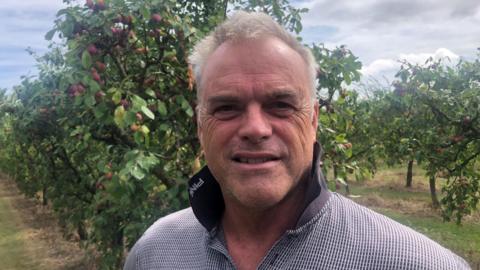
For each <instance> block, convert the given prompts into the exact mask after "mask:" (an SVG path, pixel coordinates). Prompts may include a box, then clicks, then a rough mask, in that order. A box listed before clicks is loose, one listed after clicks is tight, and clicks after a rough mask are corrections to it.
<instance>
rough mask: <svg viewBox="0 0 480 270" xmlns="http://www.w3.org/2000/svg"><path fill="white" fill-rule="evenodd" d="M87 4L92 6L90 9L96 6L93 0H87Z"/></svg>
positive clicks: (89, 6)
mask: <svg viewBox="0 0 480 270" xmlns="http://www.w3.org/2000/svg"><path fill="white" fill-rule="evenodd" d="M85 5H86V6H87V7H88V8H90V9H93V7H94V6H95V5H94V4H93V0H87V1H85Z"/></svg>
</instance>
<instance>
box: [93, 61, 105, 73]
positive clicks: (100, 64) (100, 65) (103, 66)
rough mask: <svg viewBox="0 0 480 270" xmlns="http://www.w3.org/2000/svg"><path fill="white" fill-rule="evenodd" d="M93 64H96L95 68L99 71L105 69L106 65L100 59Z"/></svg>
mask: <svg viewBox="0 0 480 270" xmlns="http://www.w3.org/2000/svg"><path fill="white" fill-rule="evenodd" d="M95 65H96V66H97V69H98V71H100V72H104V71H105V69H106V68H107V66H106V65H105V64H104V63H102V62H100V61H97V62H95Z"/></svg>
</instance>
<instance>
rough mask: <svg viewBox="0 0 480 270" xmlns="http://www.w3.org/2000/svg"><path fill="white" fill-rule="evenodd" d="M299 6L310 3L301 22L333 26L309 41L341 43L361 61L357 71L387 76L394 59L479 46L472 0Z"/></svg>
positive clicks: (320, 0)
mask: <svg viewBox="0 0 480 270" xmlns="http://www.w3.org/2000/svg"><path fill="white" fill-rule="evenodd" d="M299 5H301V6H303V7H308V8H310V11H309V13H308V14H304V15H303V18H304V20H303V21H302V22H303V24H304V27H306V28H308V29H315V27H317V26H321V27H323V28H326V27H331V28H332V29H336V31H335V32H334V33H331V35H317V36H318V37H321V38H323V40H318V39H317V40H313V41H314V42H317V43H325V44H329V47H330V48H331V47H335V46H339V45H346V46H347V48H349V49H351V50H352V52H353V53H354V54H355V55H356V56H358V57H359V59H360V61H362V63H363V65H364V68H362V73H363V74H368V75H372V74H382V75H381V76H384V74H387V73H388V74H390V75H388V76H393V75H391V74H394V73H395V72H389V71H388V70H391V69H394V68H395V66H397V67H398V66H399V64H396V63H397V60H398V59H407V60H408V61H411V62H414V63H424V62H425V60H426V59H427V58H428V57H434V58H435V59H438V58H439V57H443V56H448V57H449V58H450V59H451V60H452V61H453V62H454V61H457V60H458V59H459V58H467V59H472V58H474V57H475V55H476V53H477V47H480V43H479V39H478V37H479V36H480V27H478V25H480V1H478V0H462V1H451V0H424V1H416V0H363V1H348V0H337V1H328V0H310V1H305V2H302V3H301V4H299ZM308 34H309V35H312V33H308ZM312 36H314V35H312ZM305 39H308V38H305ZM439 48H440V49H439ZM453 52H455V53H453ZM387 71H388V72H387ZM390 79H393V78H390Z"/></svg>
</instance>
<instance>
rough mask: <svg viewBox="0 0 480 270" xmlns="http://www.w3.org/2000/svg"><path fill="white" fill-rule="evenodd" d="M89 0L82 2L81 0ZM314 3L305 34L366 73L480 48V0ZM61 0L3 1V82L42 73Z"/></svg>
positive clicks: (468, 54) (385, 76)
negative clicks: (346, 51) (341, 51)
mask: <svg viewBox="0 0 480 270" xmlns="http://www.w3.org/2000/svg"><path fill="white" fill-rule="evenodd" d="M82 2H83V1H82ZM292 3H295V5H297V6H301V7H307V8H309V9H310V11H309V13H307V14H305V15H303V20H302V23H303V26H304V30H303V32H302V37H303V39H304V41H305V42H306V43H312V42H315V43H324V44H326V46H327V47H330V48H333V47H335V46H339V45H342V44H345V45H347V47H348V48H350V49H351V50H352V51H353V53H354V54H355V55H356V56H358V57H359V58H360V60H361V61H362V63H363V68H362V73H363V74H364V78H365V79H366V78H369V77H370V76H373V77H375V78H377V79H379V80H385V81H391V80H392V79H393V74H394V73H395V71H396V70H398V68H399V65H400V64H399V62H398V60H401V59H406V60H408V61H410V62H415V63H422V62H424V61H425V60H426V59H427V58H428V57H435V58H440V57H446V56H447V57H449V58H450V59H452V61H456V60H458V59H460V58H466V59H473V58H474V57H475V55H476V52H477V48H478V47H480V38H479V37H480V27H478V26H479V25H480V1H478V0H456V1H451V0H423V1H417V0H362V1H349V0H336V1H332V0H303V1H292ZM62 7H63V3H62V1H61V0H20V1H10V2H9V3H8V4H5V3H4V4H3V5H1V6H0V16H1V18H2V24H0V37H1V40H0V88H11V87H12V86H13V85H15V84H18V83H19V81H20V76H21V75H35V74H36V72H37V71H36V68H35V61H34V59H33V57H32V56H30V55H29V54H28V53H27V52H26V48H28V47H30V48H32V49H33V50H34V51H35V52H36V53H38V54H39V55H41V54H42V53H43V52H45V51H46V50H47V46H48V43H47V42H46V41H45V40H44V35H45V33H46V32H47V31H48V30H50V29H51V28H52V27H53V21H54V19H55V14H56V12H57V11H58V10H59V9H60V8H62Z"/></svg>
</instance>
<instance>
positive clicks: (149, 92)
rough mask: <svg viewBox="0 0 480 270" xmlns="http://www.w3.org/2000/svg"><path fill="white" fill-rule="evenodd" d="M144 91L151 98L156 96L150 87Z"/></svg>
mask: <svg viewBox="0 0 480 270" xmlns="http://www.w3.org/2000/svg"><path fill="white" fill-rule="evenodd" d="M145 93H146V94H147V95H149V96H151V97H153V98H156V97H157V95H155V92H154V91H153V90H152V89H150V88H149V89H147V90H146V91H145Z"/></svg>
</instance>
